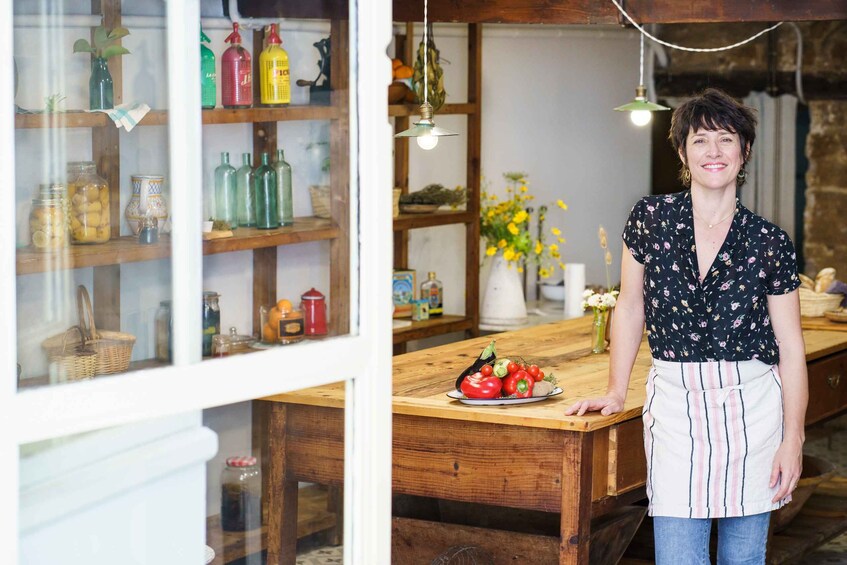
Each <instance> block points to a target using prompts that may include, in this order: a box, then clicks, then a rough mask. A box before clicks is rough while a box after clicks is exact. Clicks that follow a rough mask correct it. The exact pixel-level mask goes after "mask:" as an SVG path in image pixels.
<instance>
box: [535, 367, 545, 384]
mask: <svg viewBox="0 0 847 565" xmlns="http://www.w3.org/2000/svg"><path fill="white" fill-rule="evenodd" d="M543 380H544V371H542V370H541V369H539V370H538V376H537V377H535V382H538V381H543Z"/></svg>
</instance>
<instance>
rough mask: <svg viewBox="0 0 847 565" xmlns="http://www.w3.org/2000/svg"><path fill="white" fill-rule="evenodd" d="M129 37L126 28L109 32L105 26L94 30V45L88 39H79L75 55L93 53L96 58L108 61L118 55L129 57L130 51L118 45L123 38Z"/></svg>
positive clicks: (118, 28) (76, 43) (75, 47)
mask: <svg viewBox="0 0 847 565" xmlns="http://www.w3.org/2000/svg"><path fill="white" fill-rule="evenodd" d="M127 35H129V30H128V29H126V28H125V27H116V28H114V29H113V30H111V31H109V30H107V29H106V28H105V27H104V26H97V27H96V28H95V29H94V45H91V44H90V43H89V42H88V40H87V39H77V40H76V41H75V42H74V53H92V54H93V55H94V56H95V57H98V58H101V57H102V58H103V59H108V58H109V57H114V56H116V55H128V54H129V49H127V48H126V47H123V46H122V45H116V42H117V41H120V39H121V38H122V37H126V36H127Z"/></svg>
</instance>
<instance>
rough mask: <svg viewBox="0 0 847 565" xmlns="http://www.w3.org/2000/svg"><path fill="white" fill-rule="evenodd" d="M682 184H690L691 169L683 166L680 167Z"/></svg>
mask: <svg viewBox="0 0 847 565" xmlns="http://www.w3.org/2000/svg"><path fill="white" fill-rule="evenodd" d="M682 184H684V185H685V186H691V170H690V169H689V168H688V167H685V166H684V167H683V168H682Z"/></svg>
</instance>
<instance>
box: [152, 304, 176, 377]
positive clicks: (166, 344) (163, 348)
mask: <svg viewBox="0 0 847 565" xmlns="http://www.w3.org/2000/svg"><path fill="white" fill-rule="evenodd" d="M172 330H173V321H172V318H171V301H170V300H162V301H161V302H159V309H158V310H157V311H156V359H158V360H159V361H164V362H165V363H170V362H171V360H172V359H173V349H174V346H173V332H172Z"/></svg>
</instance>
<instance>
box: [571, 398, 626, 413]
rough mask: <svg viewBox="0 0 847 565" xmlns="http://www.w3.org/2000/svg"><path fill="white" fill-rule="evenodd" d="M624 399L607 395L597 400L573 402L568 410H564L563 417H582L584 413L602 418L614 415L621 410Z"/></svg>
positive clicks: (589, 399)
mask: <svg viewBox="0 0 847 565" xmlns="http://www.w3.org/2000/svg"><path fill="white" fill-rule="evenodd" d="M623 402H624V399H623V398H621V397H620V396H618V395H616V394H607V395H606V396H601V397H599V398H588V399H586V400H579V401H577V402H574V403H573V405H571V407H570V408H568V409H567V410H565V416H574V415H576V416H582V415H584V414H585V413H586V412H597V411H599V412H600V414H602V415H603V416H609V415H611V414H616V413H617V412H620V411H621V410H623Z"/></svg>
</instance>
